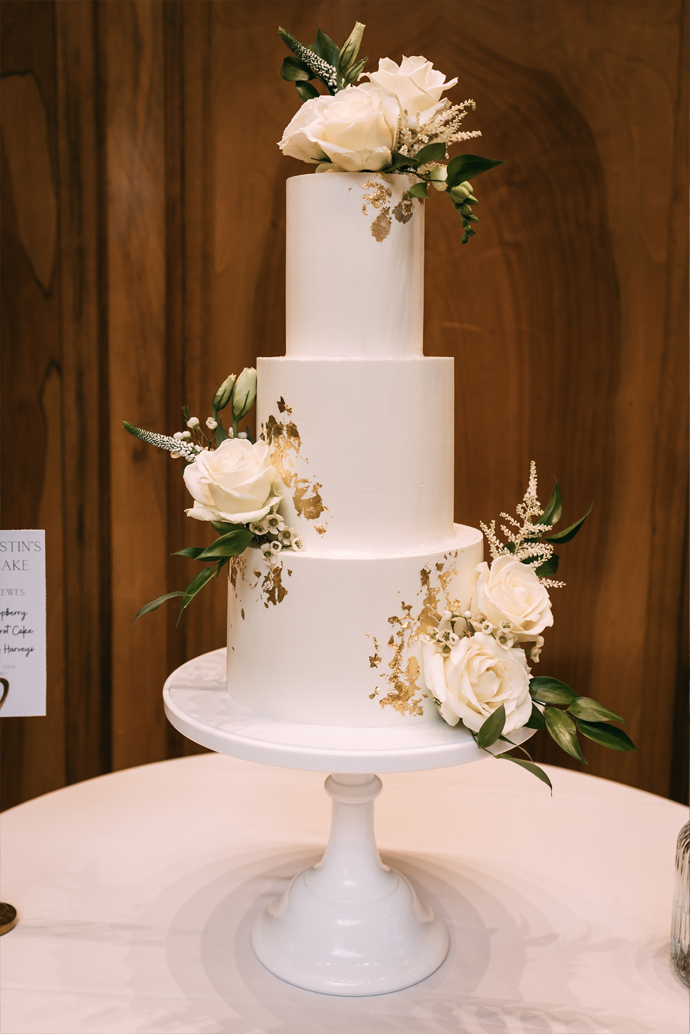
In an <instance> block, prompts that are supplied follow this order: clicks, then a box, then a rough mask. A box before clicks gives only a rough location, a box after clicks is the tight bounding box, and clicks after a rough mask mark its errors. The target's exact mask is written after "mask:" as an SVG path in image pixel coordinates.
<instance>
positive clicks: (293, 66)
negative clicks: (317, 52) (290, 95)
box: [280, 54, 316, 83]
mask: <svg viewBox="0 0 690 1034" xmlns="http://www.w3.org/2000/svg"><path fill="white" fill-rule="evenodd" d="M280 74H281V75H282V77H283V79H285V80H286V82H288V83H295V82H300V81H302V80H306V79H316V76H315V75H314V73H313V72H312V70H311V68H308V67H307V66H306V65H305V63H304V61H300V59H299V58H298V57H295V56H294V54H290V55H289V56H288V57H286V58H284V59H283V63H282V65H281V66H280Z"/></svg>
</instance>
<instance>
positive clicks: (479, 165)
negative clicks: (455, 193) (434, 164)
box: [446, 154, 505, 190]
mask: <svg viewBox="0 0 690 1034" xmlns="http://www.w3.org/2000/svg"><path fill="white" fill-rule="evenodd" d="M497 165H505V162H503V161H493V159H491V158H482V157H480V155H478V154H459V155H458V156H457V157H456V158H453V159H451V161H449V162H448V176H447V177H446V184H447V185H448V189H449V190H450V188H451V187H456V186H457V185H458V183H464V181H465V180H471V179H474V177H475V176H479V175H480V174H481V173H482V172H488V170H489V169H494V168H496V166H497Z"/></svg>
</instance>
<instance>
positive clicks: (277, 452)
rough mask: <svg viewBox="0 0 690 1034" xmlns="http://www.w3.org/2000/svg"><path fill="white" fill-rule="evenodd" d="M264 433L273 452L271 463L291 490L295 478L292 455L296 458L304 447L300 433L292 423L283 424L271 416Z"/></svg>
mask: <svg viewBox="0 0 690 1034" xmlns="http://www.w3.org/2000/svg"><path fill="white" fill-rule="evenodd" d="M263 432H264V437H265V439H266V444H267V445H268V447H269V449H270V450H271V463H272V464H273V466H274V467H275V468H276V470H277V472H278V476H279V477H280V480H281V481H282V482H283V484H284V485H285V486H286V487H288V488H289V487H290V485H291V484H292V480H293V478H294V477H295V473H294V467H295V465H294V463H293V462H292V456H291V453H294V454H295V456H296V455H297V454H298V453H299V450H300V447H301V445H302V442H301V440H300V436H299V431H298V430H297V428H296V427H295V425H294V423H293V422H292V421H289V422H288V423H286V424H283V423H280V422H279V421H278V420H276V418H275V417H274V416H273V415H271V416H269V418H268V420H267V421H266V423H265V425H264V428H263ZM306 462H307V461H306V460H305V463H306Z"/></svg>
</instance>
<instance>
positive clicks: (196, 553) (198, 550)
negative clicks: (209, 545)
mask: <svg viewBox="0 0 690 1034" xmlns="http://www.w3.org/2000/svg"><path fill="white" fill-rule="evenodd" d="M205 548H206V547H205V546H185V548H184V549H178V550H177V552H176V553H173V554H172V556H186V557H189V559H190V560H198V559H199V557H200V556H201V554H202V553H203V552H204V549H205Z"/></svg>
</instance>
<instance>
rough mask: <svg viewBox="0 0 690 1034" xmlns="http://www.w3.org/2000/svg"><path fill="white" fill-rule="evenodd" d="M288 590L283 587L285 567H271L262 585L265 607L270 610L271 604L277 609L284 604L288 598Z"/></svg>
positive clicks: (277, 565)
mask: <svg viewBox="0 0 690 1034" xmlns="http://www.w3.org/2000/svg"><path fill="white" fill-rule="evenodd" d="M287 592H288V591H287V589H286V588H285V586H284V585H283V565H282V564H276V566H275V567H269V569H268V571H267V572H266V575H265V577H264V580H263V582H262V583H261V595H262V596H263V599H264V607H266V609H267V610H268V605H269V603H272V604H273V606H274V607H276V606H277V605H278V604H279V603H282V602H283V600H284V599H285V597H286V596H287Z"/></svg>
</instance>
